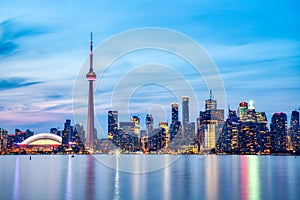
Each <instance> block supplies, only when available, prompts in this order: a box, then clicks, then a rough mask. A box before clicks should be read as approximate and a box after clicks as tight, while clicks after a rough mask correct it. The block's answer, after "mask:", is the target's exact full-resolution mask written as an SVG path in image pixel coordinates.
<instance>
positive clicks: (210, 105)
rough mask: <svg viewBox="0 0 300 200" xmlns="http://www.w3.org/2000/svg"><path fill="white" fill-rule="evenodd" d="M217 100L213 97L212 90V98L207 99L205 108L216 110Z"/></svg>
mask: <svg viewBox="0 0 300 200" xmlns="http://www.w3.org/2000/svg"><path fill="white" fill-rule="evenodd" d="M216 109H217V100H215V99H213V97H212V91H211V90H210V98H209V99H207V100H206V101H205V110H216Z"/></svg>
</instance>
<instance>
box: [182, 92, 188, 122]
mask: <svg viewBox="0 0 300 200" xmlns="http://www.w3.org/2000/svg"><path fill="white" fill-rule="evenodd" d="M188 123H189V97H188V96H183V97H182V125H183V127H185V126H186V125H187V124H188Z"/></svg>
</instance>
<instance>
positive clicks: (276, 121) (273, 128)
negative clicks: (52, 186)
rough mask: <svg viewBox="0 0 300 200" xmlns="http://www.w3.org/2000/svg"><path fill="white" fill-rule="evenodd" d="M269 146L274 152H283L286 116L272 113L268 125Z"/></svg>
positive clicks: (285, 136)
mask: <svg viewBox="0 0 300 200" xmlns="http://www.w3.org/2000/svg"><path fill="white" fill-rule="evenodd" d="M270 134H271V146H272V150H273V151H275V152H285V151H286V147H287V146H286V145H287V116H286V114H285V113H282V112H281V113H274V114H273V116H272V120H271V124H270Z"/></svg>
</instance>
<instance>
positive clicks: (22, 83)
mask: <svg viewBox="0 0 300 200" xmlns="http://www.w3.org/2000/svg"><path fill="white" fill-rule="evenodd" d="M40 83H42V82H40V81H28V80H27V79H25V78H20V77H13V78H9V79H0V89H1V90H10V89H14V88H20V87H27V86H30V85H36V84H40Z"/></svg>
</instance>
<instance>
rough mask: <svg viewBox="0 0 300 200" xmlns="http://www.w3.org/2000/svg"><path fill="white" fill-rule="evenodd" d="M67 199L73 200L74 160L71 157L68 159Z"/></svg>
mask: <svg viewBox="0 0 300 200" xmlns="http://www.w3.org/2000/svg"><path fill="white" fill-rule="evenodd" d="M65 199H68V200H71V199H72V158H71V156H69V159H68V168H67V180H66V193H65Z"/></svg>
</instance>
